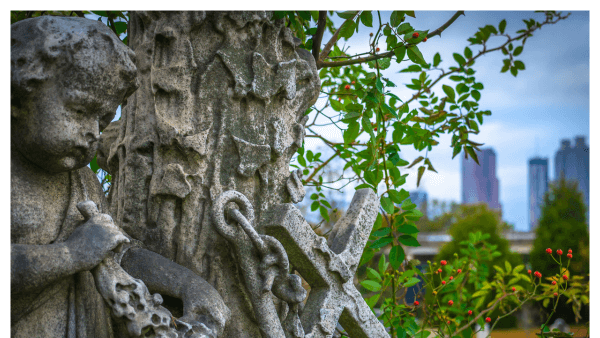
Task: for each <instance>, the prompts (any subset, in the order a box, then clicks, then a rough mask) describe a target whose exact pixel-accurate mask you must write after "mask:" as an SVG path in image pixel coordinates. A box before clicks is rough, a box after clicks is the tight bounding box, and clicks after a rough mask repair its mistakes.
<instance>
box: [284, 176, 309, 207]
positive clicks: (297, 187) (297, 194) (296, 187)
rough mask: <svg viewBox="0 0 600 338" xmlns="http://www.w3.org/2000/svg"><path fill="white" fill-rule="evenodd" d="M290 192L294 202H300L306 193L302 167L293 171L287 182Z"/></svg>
mask: <svg viewBox="0 0 600 338" xmlns="http://www.w3.org/2000/svg"><path fill="white" fill-rule="evenodd" d="M285 186H286V187H287V190H288V193H289V194H290V196H291V197H292V202H293V203H300V202H302V200H303V199H304V196H305V195H306V191H305V190H304V186H303V185H302V169H298V170H295V171H292V172H291V173H290V177H289V178H288V179H287V182H285Z"/></svg>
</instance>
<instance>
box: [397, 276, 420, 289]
mask: <svg viewBox="0 0 600 338" xmlns="http://www.w3.org/2000/svg"><path fill="white" fill-rule="evenodd" d="M420 281H421V280H420V279H418V278H416V277H411V278H410V279H409V280H408V281H407V282H406V283H404V284H403V285H402V286H404V287H405V288H409V287H411V286H413V285H417V284H419V282H420Z"/></svg>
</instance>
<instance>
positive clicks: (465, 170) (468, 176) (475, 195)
mask: <svg viewBox="0 0 600 338" xmlns="http://www.w3.org/2000/svg"><path fill="white" fill-rule="evenodd" d="M477 159H478V160H479V164H480V165H477V163H475V161H474V160H473V159H472V158H470V157H469V158H468V159H465V158H464V157H463V159H462V203H464V204H473V203H481V202H483V203H486V204H487V205H488V207H490V209H496V210H500V208H501V207H500V202H499V198H498V195H499V191H498V185H499V184H498V178H497V177H496V153H495V152H494V150H493V149H491V148H486V149H482V151H480V152H477Z"/></svg>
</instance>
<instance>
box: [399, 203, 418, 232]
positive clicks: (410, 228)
mask: <svg viewBox="0 0 600 338" xmlns="http://www.w3.org/2000/svg"><path fill="white" fill-rule="evenodd" d="M413 211H418V210H416V209H415V210H413ZM396 231H397V232H401V233H403V234H416V233H417V232H419V229H417V228H416V227H415V226H414V225H411V224H403V225H401V226H400V227H399V228H398V229H396Z"/></svg>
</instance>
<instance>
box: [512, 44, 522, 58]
mask: <svg viewBox="0 0 600 338" xmlns="http://www.w3.org/2000/svg"><path fill="white" fill-rule="evenodd" d="M521 52H523V46H519V47H517V48H515V51H514V52H513V56H519V54H521Z"/></svg>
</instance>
